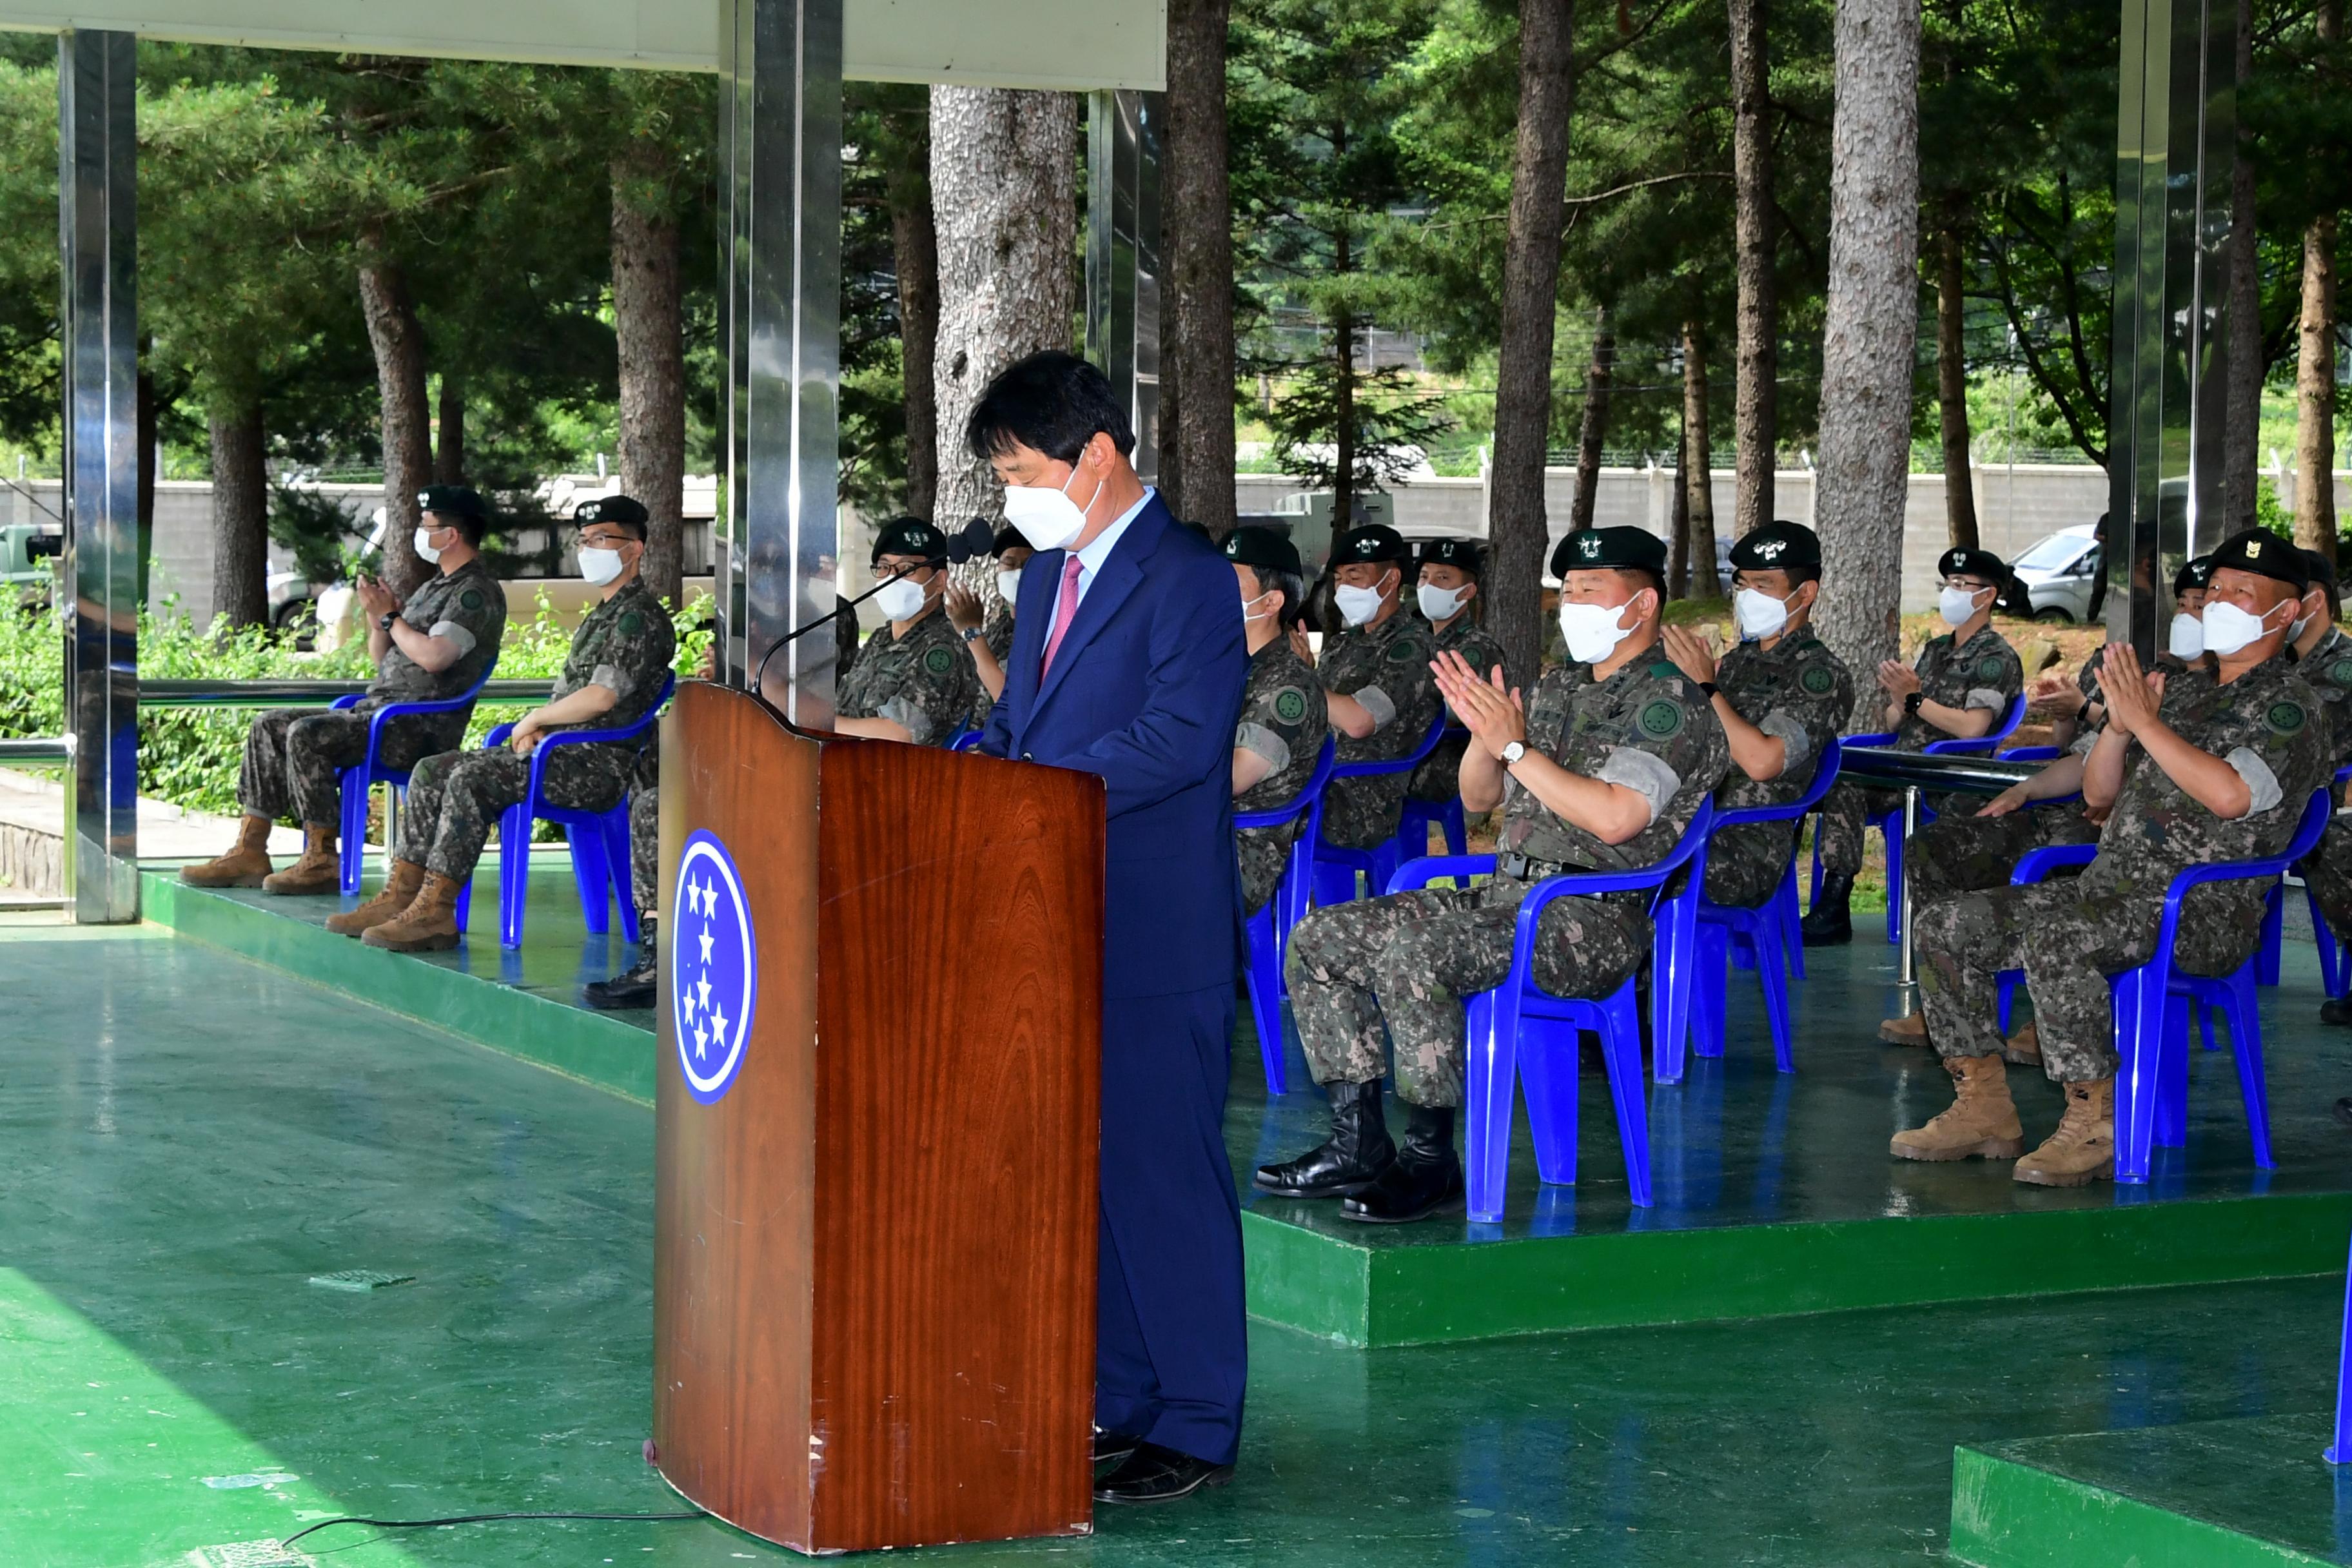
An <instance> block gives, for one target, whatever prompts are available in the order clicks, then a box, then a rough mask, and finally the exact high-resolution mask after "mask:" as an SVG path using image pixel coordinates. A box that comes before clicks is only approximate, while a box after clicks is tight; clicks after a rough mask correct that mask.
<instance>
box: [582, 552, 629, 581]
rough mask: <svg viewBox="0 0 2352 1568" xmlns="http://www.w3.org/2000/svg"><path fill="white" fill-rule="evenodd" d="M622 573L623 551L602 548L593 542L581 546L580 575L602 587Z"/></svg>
mask: <svg viewBox="0 0 2352 1568" xmlns="http://www.w3.org/2000/svg"><path fill="white" fill-rule="evenodd" d="M620 574H621V552H619V551H617V550H600V549H598V548H597V547H596V546H594V545H593V544H583V545H582V546H581V547H580V575H582V576H583V577H585V578H587V579H588V581H589V582H591V583H593V584H595V585H596V586H597V587H599V588H601V587H603V586H604V584H607V583H609V582H611V581H612V580H613V579H614V578H615V577H617V576H619V575H620Z"/></svg>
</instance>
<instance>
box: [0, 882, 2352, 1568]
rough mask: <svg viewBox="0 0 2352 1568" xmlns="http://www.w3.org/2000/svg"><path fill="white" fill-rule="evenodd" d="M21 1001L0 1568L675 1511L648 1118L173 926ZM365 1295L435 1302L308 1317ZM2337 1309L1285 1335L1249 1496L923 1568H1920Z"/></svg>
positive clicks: (351, 1555) (2104, 1311)
mask: <svg viewBox="0 0 2352 1568" xmlns="http://www.w3.org/2000/svg"><path fill="white" fill-rule="evenodd" d="M0 984H5V992H6V994H7V996H8V998H9V1002H10V1005H11V1012H12V1027H11V1028H10V1029H9V1030H8V1031H7V1032H6V1033H5V1035H0V1137H5V1146H6V1148H7V1149H8V1151H9V1158H8V1159H7V1160H6V1161H5V1163H0V1344H5V1353H0V1401H5V1406H6V1408H7V1409H8V1410H9V1412H10V1414H11V1416H12V1419H10V1420H9V1421H8V1422H7V1423H6V1424H5V1426H0V1473H5V1475H6V1476H7V1477H8V1478H9V1482H10V1484H9V1486H8V1487H7V1489H6V1490H5V1496H4V1497H0V1563H6V1564H9V1565H10V1568H166V1565H170V1568H183V1565H184V1564H185V1563H188V1562H189V1561H190V1559H189V1557H188V1553H189V1552H191V1551H194V1550H197V1549H201V1548H204V1547H207V1546H213V1545H217V1544H220V1543H224V1542H237V1541H252V1540H257V1539H261V1538H266V1537H272V1536H282V1535H284V1534H288V1533H290V1532H291V1531H293V1530H295V1529H299V1528H300V1526H301V1524H302V1523H304V1522H307V1521H310V1520H312V1519H315V1518H319V1517H323V1516H325V1515H327V1514H331V1513H339V1512H360V1513H371V1514H380V1515H383V1516H388V1517H404V1518H415V1517H424V1516H429V1515H435V1514H442V1513H453V1512H466V1511H476V1510H497V1509H572V1510H662V1509H665V1508H668V1507H673V1506H675V1504H674V1501H673V1500H672V1499H671V1497H670V1495H669V1494H668V1493H667V1490H666V1489H664V1488H662V1487H661V1486H660V1485H659V1484H658V1482H657V1481H656V1479H654V1477H653V1474H652V1472H651V1471H650V1470H648V1469H647V1468H646V1466H645V1465H644V1463H643V1462H642V1459H641V1458H640V1456H639V1445H640V1443H641V1441H642V1439H643V1438H644V1436H646V1427H647V1420H648V1415H647V1411H648V1405H649V1394H648V1384H649V1381H650V1365H649V1363H650V1354H651V1349H650V1329H649V1324H648V1312H649V1301H650V1293H651V1284H650V1275H649V1268H650V1263H649V1257H650V1234H651V1223H652V1220H651V1192H650V1186H651V1172H652V1121H651V1118H650V1117H648V1116H647V1115H646V1113H645V1111H644V1110H643V1109H642V1108H641V1107H639V1106H637V1105H635V1104H633V1103H631V1102H630V1101H629V1100H626V1099H624V1098H622V1097H620V1096H617V1095H615V1094H613V1093H611V1092H607V1091H606V1090H605V1089H601V1088H597V1087H593V1086H590V1085H587V1084H583V1083H579V1082H572V1081H566V1080H565V1079H562V1078H558V1077H555V1076H552V1075H551V1074H549V1073H547V1072H544V1071H542V1070H541V1069H540V1068H538V1067H536V1066H534V1065H532V1064H531V1063H530V1062H527V1061H523V1060H520V1059H517V1058H514V1057H511V1056H506V1055H500V1054H498V1053H495V1052H492V1051H488V1050H484V1049H481V1048H479V1047H477V1046H476V1045H473V1044H470V1043H468V1042H466V1041H464V1040H460V1039H458V1038H456V1037H452V1036H450V1035H448V1034H446V1033H443V1032H441V1031H438V1030H436V1029H432V1028H429V1027H425V1026H421V1025H419V1024H416V1023H414V1022H411V1021H407V1020H404V1019H401V1018H399V1017H396V1016H393V1015H391V1014H389V1013H386V1012H383V1011H382V1010H379V1009H375V1008H373V1007H365V1006H360V1005H354V1004H353V1003H352V1002H351V1001H350V1000H348V999H347V998H345V997H342V996H340V995H337V994H334V993H333V992H331V991H330V990H327V989H322V988H321V987H319V986H316V985H312V984H304V983H303V982H301V981H300V980H298V979H297V978H295V977H293V976H292V975H291V974H289V973H286V972H283V971H280V970H278V969H274V968H271V967H268V966H265V965H262V964H258V963H250V962H247V961H246V960H243V959H241V958H238V957H236V956H234V955H232V954H229V953H227V952H222V951H219V950H218V949H216V948H214V947H211V946H208V945H205V944H204V943H200V942H190V941H184V940H174V939H173V938H172V937H170V936H169V935H166V934H164V933H163V932H162V931H160V930H158V929H157V928H154V927H149V928H145V929H143V930H141V931H131V932H124V933H96V932H89V931H70V930H67V929H61V928H58V927H56V926H54V925H49V924H46V923H25V922H21V921H20V922H19V923H16V924H13V925H10V926H7V927H5V929H0ZM2289 1092H2290V1091H2289V1090H2288V1089H2287V1088H2286V1085H2285V1084H2284V1080H2283V1081H2282V1084H2281V1089H2280V1098H2281V1102H2282V1109H2283V1110H2284V1102H2285V1100H2286V1096H2287V1094H2288V1093H2289ZM1798 1103H1800V1104H1801V1103H1802V1101H1801V1100H1800V1101H1799V1102H1798ZM1799 1152H1800V1148H1799V1146H1797V1145H1793V1144H1792V1145H1791V1146H1790V1151H1789V1155H1788V1157H1789V1158H1790V1161H1791V1163H1794V1162H1795V1161H1796V1159H1797V1156H1798V1154H1799ZM1749 1179H1750V1178H1745V1177H1743V1178H1742V1181H1743V1182H1745V1181H1747V1180H1749ZM2342 1239H2343V1232H2342V1229H2341V1228H2340V1227H2339V1229H2338V1230H2337V1233H2336V1240H2335V1245H2336V1248H2337V1257H2338V1259H2339V1261H2340V1258H2341V1256H2342V1251H2341V1248H2342ZM352 1268H364V1269H380V1270H384V1271H387V1272H391V1273H395V1274H411V1275H414V1276H415V1280H414V1282H413V1283H409V1284H404V1285H400V1286H396V1287H393V1288H390V1289H384V1290H382V1291H378V1292H375V1293H373V1294H367V1295H357V1294H350V1293H343V1292H337V1291H331V1290H325V1289H317V1288H314V1287H311V1286H310V1285H308V1284H307V1283H306V1281H307V1280H308V1279H310V1277H311V1276H313V1275H316V1274H320V1273H323V1272H329V1271H334V1270H341V1269H352ZM2340 1301H2341V1284H2340V1279H2330V1278H2315V1279H2295V1280H2268V1281H2248V1282H2242V1283H2235V1284H2229V1285H2221V1286H2204V1287H2197V1288H2191V1289H2162V1290H2138V1291H2127V1292H2112V1293H2105V1294H2097V1295H2075V1296H2070V1297H2063V1298H2057V1299H2046V1300H2012V1301H2001V1302H1976V1303H1961V1304H1950V1305H1940V1306H1927V1307H1906V1308H1897V1309H1892V1310H1882V1311H1874V1312H1859V1313H1854V1312H1850V1313H1842V1314H1830V1315H1821V1316H1813V1317H1804V1318H1788V1319H1779V1320H1772V1321H1745V1322H1727V1323H1706V1324H1687V1325H1681V1326H1662V1327H1649V1328H1642V1329H1618V1330H1601V1331H1590V1332H1583V1333H1576V1334H1564V1335H1549V1336H1541V1337H1527V1338H1519V1339H1512V1340H1501V1341H1494V1342H1484V1343H1471V1344H1454V1345H1433V1346H1424V1347H1418V1348H1402V1349H1390V1350H1382V1351H1369V1352H1368V1351H1363V1350H1357V1349H1351V1348H1348V1347H1344V1346H1340V1345H1335V1344H1332V1343H1329V1342H1323V1341H1318V1340H1317V1339H1315V1338H1312V1337H1309V1336H1307V1335H1304V1334H1299V1333H1295V1332H1291V1331H1286V1330H1283V1329H1280V1328H1276V1327H1273V1326H1269V1325H1258V1326H1256V1327H1255V1328H1254V1330H1253V1333H1252V1341H1251V1343H1252V1354H1253V1358H1254V1360H1253V1366H1252V1377H1251V1394H1250V1398H1251V1414H1250V1420H1249V1427H1248V1436H1247V1439H1246V1442H1245V1446H1244V1463H1243V1468H1242V1471H1241V1473H1240V1475H1239V1477H1238V1478H1237V1479H1236V1481H1235V1483H1234V1485H1233V1486H1232V1487H1231V1488H1229V1489H1226V1490H1224V1491H1222V1492H1219V1493H1215V1494H1213V1495H1210V1496H1207V1497H1204V1498H1202V1499H1200V1500H1195V1501H1193V1502H1191V1503H1188V1504H1184V1505H1181V1506H1178V1507H1173V1508H1169V1509H1165V1510H1155V1511H1145V1512H1140V1513H1136V1512H1129V1513H1119V1514H1113V1515H1107V1516H1106V1517H1105V1518H1104V1519H1102V1520H1101V1521H1099V1528H1100V1533H1099V1534H1098V1535H1097V1536H1096V1537H1095V1538H1093V1539H1092V1540H1089V1541H1083V1542H1055V1543H1040V1544H1037V1545H1034V1546H979V1547H969V1548H961V1549H954V1550H950V1551H943V1552H927V1553H919V1554H915V1555H919V1556H920V1557H922V1558H924V1559H925V1560H927V1561H929V1560H936V1561H938V1562H941V1563H972V1564H997V1563H1014V1562H1030V1561H1037V1562H1044V1561H1048V1560H1059V1561H1070V1560H1076V1561H1080V1562H1091V1563H1102V1564H1105V1565H1112V1564H1117V1565H1120V1568H1125V1565H1128V1564H1153V1565H1157V1564H1169V1565H1175V1564H1188V1565H1189V1564H1209V1565H1221V1564H1226V1563H1233V1564H1242V1563H1251V1564H1291V1563H1298V1564H1323V1563H1336V1562H1363V1563H1399V1564H1404V1563H1416V1564H1417V1563H1476V1564H1518V1563H1530V1564H1533V1563H1578V1564H1581V1563H1596V1564H1689V1563H1775V1564H1790V1565H1809V1568H1810V1565H1820V1564H1846V1563H1853V1564H1879V1563H1896V1562H1901V1561H1934V1560H1937V1558H1938V1557H1939V1555H1940V1554H1941V1552H1942V1550H1943V1542H1944V1540H1945V1532H1946V1529H1947V1521H1948V1518H1949V1517H1950V1495H1951V1494H1950V1486H1951V1477H1952V1455H1953V1448H1954V1446H1955V1445H1956V1444H1968V1445H1971V1446H1974V1447H1993V1446H1996V1445H2000V1444H2002V1443H2014V1442H2018V1441H2020V1440H2024V1439H2032V1438H2039V1437H2053V1436H2060V1435H2063V1434H2070V1433H2080V1432H2102V1431H2105V1432H2114V1431H2118V1430H2124V1429H2128V1428H2132V1427H2136V1426H2150V1425H2172V1424H2179V1423H2192V1422H2194V1423H2205V1422H2224V1421H2235V1420H2242V1419H2248V1418H2255V1417H2265V1416H2285V1415H2306V1416H2307V1415H2308V1413H2311V1412H2315V1411H2319V1410H2321V1409H2323V1408H2324V1407H2325V1405H2326V1403H2327V1400H2328V1397H2329V1394H2330V1388H2329V1381H2330V1378H2331V1376H2332V1370H2333V1350H2334V1342H2335V1333H2336V1315H2337V1310H2338V1307H2339V1305H2340ZM2305 1425H2306V1426H2309V1425H2310V1423H2309V1422H2308V1421H2307V1420H2306V1423H2305ZM2311 1430H2313V1431H2316V1430H2317V1428H2316V1426H2311ZM2310 1446H2311V1445H2310V1443H2309V1442H2308V1441H2306V1440H2305V1439H2304V1438H2302V1437H2300V1436H2298V1437H2296V1438H2295V1439H2294V1442H2293V1443H2291V1444H2289V1445H2288V1446H2287V1447H2288V1453H2289V1456H2290V1457H2291V1458H2296V1459H2304V1458H2307V1454H2306V1453H2305V1450H2306V1449H2308V1448H2309V1447H2310ZM2245 1462H2247V1463H2252V1458H2251V1457H2250V1458H2248V1459H2247V1460H2246V1461H2245ZM306 1544H308V1545H310V1546H317V1547H321V1548H325V1549H330V1550H331V1555H328V1556H325V1557H322V1558H321V1559H320V1561H321V1562H324V1563H334V1564H346V1563H348V1564H352V1565H353V1568H371V1565H382V1564H392V1563H419V1564H434V1565H444V1564H446V1565H452V1568H457V1565H463V1568H474V1565H482V1564H491V1563H496V1564H500V1565H505V1564H518V1565H522V1564H566V1565H570V1564H582V1563H586V1564H594V1563H607V1562H610V1563H652V1564H669V1565H681V1568H728V1565H731V1564H734V1563H745V1562H775V1561H782V1560H784V1559H785V1557H786V1554H785V1553H782V1552H778V1551H775V1550H773V1549H772V1548H769V1547H766V1546H764V1545H762V1544H761V1543H758V1542H751V1541H748V1540H746V1539H745V1538H743V1537H741V1536H740V1535H736V1534H734V1533H732V1532H730V1531H724V1530H722V1529H720V1528H719V1527H716V1526H712V1525H709V1524H704V1523H687V1524H548V1523H516V1524H497V1525H482V1526H468V1527H464V1528H463V1529H462V1530H458V1531H434V1532H427V1533H418V1534H413V1535H408V1536H404V1537H401V1538H398V1539H381V1540H379V1539H373V1532H371V1531H364V1530H360V1529H353V1528H348V1527H346V1528H343V1529H340V1530H339V1531H336V1532H333V1533H332V1534H331V1535H330V1536H329V1537H328V1538H326V1539H324V1540H321V1539H320V1538H319V1537H313V1538H312V1539H311V1541H310V1542H308V1543H306ZM334 1549H341V1550H334Z"/></svg>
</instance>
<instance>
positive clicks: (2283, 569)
mask: <svg viewBox="0 0 2352 1568" xmlns="http://www.w3.org/2000/svg"><path fill="white" fill-rule="evenodd" d="M2211 560H2212V563H2213V570H2214V571H2215V572H2217V573H2218V572H2252V573H2253V574H2255V575H2256V576H2260V577H2270V578H2274V579H2276V580H2277V581H2279V582H2281V583H2284V584H2288V585H2289V586H2290V587H2292V588H2294V591H2295V593H2296V594H2297V595H2301V594H2303V593H2305V591H2307V590H2308V589H2309V588H2310V587H2311V562H2310V561H2309V560H2308V559H2307V558H2306V557H2305V555H2304V553H2303V552H2302V551H2300V550H2297V549H2296V548H2295V547H2294V545H2292V544H2289V543H2288V542H2286V541H2285V540H2284V539H2281V538H2280V537H2279V536H2278V535H2277V534H2275V533H2271V532H2268V531H2264V530H2263V529H2259V528H2249V529H2247V530H2245V531H2243V532H2241V533H2233V534H2231V535H2230V537H2229V538H2227V539H2225V540H2223V541H2221V545H2220V547H2219V548H2218V549H2216V550H2215V551H2214V552H2213V554H2212V556H2211Z"/></svg>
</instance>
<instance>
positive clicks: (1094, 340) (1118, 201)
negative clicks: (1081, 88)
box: [1087, 89, 1165, 483]
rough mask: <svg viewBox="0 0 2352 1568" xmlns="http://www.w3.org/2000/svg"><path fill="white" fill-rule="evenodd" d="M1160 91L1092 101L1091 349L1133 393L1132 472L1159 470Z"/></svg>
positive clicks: (1149, 476)
mask: <svg viewBox="0 0 2352 1568" xmlns="http://www.w3.org/2000/svg"><path fill="white" fill-rule="evenodd" d="M1164 96H1165V95H1164V94H1161V93H1157V92H1135V91H1129V90H1124V89H1120V90H1106V91H1101V92H1095V93H1090V94H1088V95H1087V358H1088V359H1090V360H1092V361H1094V362H1095V363H1097V364H1098V365H1100V366H1101V367H1102V370H1103V374H1105V375H1108V377H1110V384H1111V386H1112V387H1113V388H1114V389H1115V390H1117V391H1118V392H1121V393H1124V394H1126V395H1127V397H1128V417H1129V421H1130V422H1131V423H1132V424H1133V425H1134V426H1135V471H1136V473H1137V474H1138V475H1139V476H1141V478H1142V479H1144V481H1145V482H1146V483H1150V482H1152V481H1154V480H1156V479H1158V478H1159V476H1160V276H1161V273H1160V130H1161V125H1162V123H1163V119H1164V114H1163V110H1162V108H1161V104H1162V100H1163V99H1164Z"/></svg>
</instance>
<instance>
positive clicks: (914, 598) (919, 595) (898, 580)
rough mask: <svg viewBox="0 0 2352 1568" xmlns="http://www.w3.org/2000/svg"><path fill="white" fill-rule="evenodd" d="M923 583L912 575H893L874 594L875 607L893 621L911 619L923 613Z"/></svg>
mask: <svg viewBox="0 0 2352 1568" xmlns="http://www.w3.org/2000/svg"><path fill="white" fill-rule="evenodd" d="M923 587H924V585H923V584H920V583H918V582H916V581H915V580H914V579H913V578H912V577H893V578H891V579H890V581H888V582H887V583H885V584H882V589H881V592H879V593H877V594H876V595H874V604H875V606H876V608H877V609H879V610H880V611H881V612H882V613H883V615H884V616H887V617H888V618H889V619H891V620H894V621H911V620H913V619H914V618H915V617H916V616H919V615H921V614H922V613H923V601H924V599H925V597H926V596H927V595H925V594H924V592H923Z"/></svg>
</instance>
